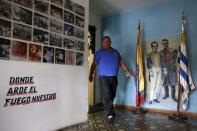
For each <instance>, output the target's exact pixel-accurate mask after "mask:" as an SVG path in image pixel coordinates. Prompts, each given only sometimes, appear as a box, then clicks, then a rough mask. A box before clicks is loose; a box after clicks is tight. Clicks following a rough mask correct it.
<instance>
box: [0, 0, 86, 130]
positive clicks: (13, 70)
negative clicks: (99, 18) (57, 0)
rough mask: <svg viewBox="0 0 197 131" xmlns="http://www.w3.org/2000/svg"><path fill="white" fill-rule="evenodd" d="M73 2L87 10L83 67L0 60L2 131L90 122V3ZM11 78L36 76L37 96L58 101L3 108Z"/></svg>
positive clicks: (57, 126)
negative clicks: (47, 96)
mask: <svg viewBox="0 0 197 131" xmlns="http://www.w3.org/2000/svg"><path fill="white" fill-rule="evenodd" d="M73 1H74V2H77V3H79V4H81V5H82V6H84V7H85V9H86V12H85V44H86V46H85V53H84V64H83V66H69V65H57V64H45V63H33V62H23V61H11V60H10V61H9V60H0V67H1V68H0V90H1V92H0V98H1V99H0V131H46V130H57V129H61V128H63V127H66V126H69V125H73V124H77V123H81V122H85V121H87V111H88V94H87V92H88V90H87V87H88V79H87V78H88V66H87V63H88V62H87V50H88V49H87V31H88V17H89V0H73ZM11 76H14V77H17V76H19V77H23V76H33V77H34V82H35V83H34V85H35V86H36V89H37V92H38V93H36V95H39V94H47V93H56V99H55V100H51V101H45V102H38V103H30V104H26V105H17V106H8V107H3V105H4V103H5V99H6V98H7V96H6V94H7V92H8V89H9V87H10V86H9V78H10V77H11ZM20 96H21V95H20ZM15 97H19V96H15ZM13 98H14V97H13Z"/></svg>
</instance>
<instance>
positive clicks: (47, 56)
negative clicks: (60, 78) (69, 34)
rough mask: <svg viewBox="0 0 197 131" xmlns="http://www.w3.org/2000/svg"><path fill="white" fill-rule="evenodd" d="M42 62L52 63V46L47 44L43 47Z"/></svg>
mask: <svg viewBox="0 0 197 131" xmlns="http://www.w3.org/2000/svg"><path fill="white" fill-rule="evenodd" d="M43 62H44V63H54V48H52V47H48V46H44V47H43Z"/></svg>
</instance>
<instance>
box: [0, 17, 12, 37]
mask: <svg viewBox="0 0 197 131" xmlns="http://www.w3.org/2000/svg"><path fill="white" fill-rule="evenodd" d="M0 36H3V37H11V22H9V21H6V20H2V19H0Z"/></svg>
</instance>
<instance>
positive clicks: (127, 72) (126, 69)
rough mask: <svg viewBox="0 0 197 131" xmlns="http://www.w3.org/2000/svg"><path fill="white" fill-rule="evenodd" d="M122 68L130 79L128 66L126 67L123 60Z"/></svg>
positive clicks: (121, 62)
mask: <svg viewBox="0 0 197 131" xmlns="http://www.w3.org/2000/svg"><path fill="white" fill-rule="evenodd" d="M120 67H121V68H122V69H123V70H124V71H125V75H126V77H130V76H131V74H130V72H129V70H128V68H127V66H126V65H125V63H124V62H123V60H122V59H121V60H120Z"/></svg>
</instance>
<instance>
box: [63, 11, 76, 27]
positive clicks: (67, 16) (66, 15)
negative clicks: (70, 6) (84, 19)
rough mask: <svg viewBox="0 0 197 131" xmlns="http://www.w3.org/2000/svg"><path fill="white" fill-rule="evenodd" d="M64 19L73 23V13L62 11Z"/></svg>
mask: <svg viewBox="0 0 197 131" xmlns="http://www.w3.org/2000/svg"><path fill="white" fill-rule="evenodd" d="M64 21H65V22H67V23H70V24H74V14H72V13H70V12H68V11H64Z"/></svg>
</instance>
